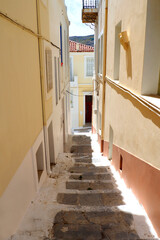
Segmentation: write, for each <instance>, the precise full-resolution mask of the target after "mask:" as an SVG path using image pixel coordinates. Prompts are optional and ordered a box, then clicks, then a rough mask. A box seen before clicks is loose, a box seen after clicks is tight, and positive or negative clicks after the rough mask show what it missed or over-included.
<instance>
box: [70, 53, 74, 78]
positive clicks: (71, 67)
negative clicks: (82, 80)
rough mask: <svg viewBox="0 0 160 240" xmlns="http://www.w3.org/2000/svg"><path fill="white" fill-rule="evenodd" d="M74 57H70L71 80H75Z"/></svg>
mask: <svg viewBox="0 0 160 240" xmlns="http://www.w3.org/2000/svg"><path fill="white" fill-rule="evenodd" d="M73 81H74V79H73V57H70V82H73Z"/></svg>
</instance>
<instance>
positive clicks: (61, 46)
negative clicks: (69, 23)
mask: <svg viewBox="0 0 160 240" xmlns="http://www.w3.org/2000/svg"><path fill="white" fill-rule="evenodd" d="M62 37H63V36H62V25H60V48H61V66H63V45H62Z"/></svg>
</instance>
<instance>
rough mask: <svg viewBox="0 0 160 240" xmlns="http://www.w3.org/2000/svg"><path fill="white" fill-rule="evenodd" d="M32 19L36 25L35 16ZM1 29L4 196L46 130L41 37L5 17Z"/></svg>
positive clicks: (0, 162)
mask: <svg viewBox="0 0 160 240" xmlns="http://www.w3.org/2000/svg"><path fill="white" fill-rule="evenodd" d="M19 2H20V1H19ZM25 3H26V1H23V4H24V5H25ZM26 5H28V3H26ZM34 7H35V3H33V8H34ZM17 8H18V5H17ZM19 10H20V9H19ZM17 11H18V10H17ZM29 16H30V17H29V19H32V21H33V22H34V20H35V16H32V15H29ZM21 21H23V19H22V20H21ZM33 25H35V24H33ZM0 29H1V39H0V52H1V58H0V73H1V77H0V82H1V88H0V112H1V114H0V115H1V116H0V126H1V127H0V182H1V184H0V194H2V193H3V191H4V190H5V188H6V187H7V185H8V183H9V181H10V180H11V178H12V177H13V175H14V174H15V172H16V170H17V168H18V167H19V165H20V164H21V162H22V160H23V159H24V156H25V154H26V153H27V151H28V150H29V149H30V147H31V146H32V145H33V143H34V141H35V139H36V137H37V136H38V134H39V133H40V131H41V129H42V109H41V90H40V75H39V55H38V40H37V38H36V37H34V36H33V35H31V34H29V33H28V32H25V31H23V30H21V29H20V28H18V27H16V26H15V25H13V24H12V23H10V22H8V21H6V20H5V19H2V18H0Z"/></svg>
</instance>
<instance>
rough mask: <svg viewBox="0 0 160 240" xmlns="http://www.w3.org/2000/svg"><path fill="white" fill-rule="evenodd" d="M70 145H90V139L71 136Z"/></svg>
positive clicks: (83, 136)
mask: <svg viewBox="0 0 160 240" xmlns="http://www.w3.org/2000/svg"><path fill="white" fill-rule="evenodd" d="M72 143H73V145H75V144H82V145H84V144H91V139H90V137H87V136H86V135H80V136H73V137H72Z"/></svg>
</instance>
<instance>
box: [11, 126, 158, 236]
mask: <svg viewBox="0 0 160 240" xmlns="http://www.w3.org/2000/svg"><path fill="white" fill-rule="evenodd" d="M90 135H91V134H90V128H85V129H81V130H80V131H78V132H77V133H76V135H73V137H72V146H71V150H70V152H71V153H64V154H60V155H59V164H57V165H56V166H55V167H54V168H53V170H52V174H51V176H50V178H48V179H47V180H46V181H45V183H44V184H43V186H42V189H41V190H40V192H39V194H38V196H37V197H36V199H35V200H34V201H33V202H32V203H31V206H30V207H29V209H28V211H27V214H26V215H25V217H24V219H23V221H22V224H21V226H20V228H19V230H18V231H17V233H16V234H15V235H14V236H12V237H11V239H10V240H37V239H39V240H40V239H42V240H67V239H69V240H92V239H93V240H101V239H103V240H110V239H111V240H125V239H126V240H128V239H129V240H130V239H144V238H145V239H155V238H154V235H152V234H151V232H150V230H149V226H148V225H147V224H146V222H145V221H146V219H145V217H144V218H141V222H140V226H138V225H139V223H138V221H137V220H136V218H134V216H133V215H132V214H131V213H130V212H129V211H124V209H125V206H126V202H125V201H124V199H123V196H122V193H121V191H120V190H119V188H118V186H117V182H116V180H115V178H114V175H113V173H112V170H111V167H110V163H109V161H108V160H107V159H106V158H105V159H104V160H103V161H104V162H105V165H106V166H103V165H104V162H103V163H101V162H100V160H99V157H100V156H101V154H100V153H99V154H98V152H93V150H95V148H96V146H95V145H94V144H93V135H92V136H91V137H90ZM91 140H92V141H91ZM98 165H102V166H98ZM130 201H131V199H130ZM122 206H123V207H124V208H123V207H122ZM121 207H122V209H121ZM133 207H134V206H133ZM137 231H138V232H137Z"/></svg>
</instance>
